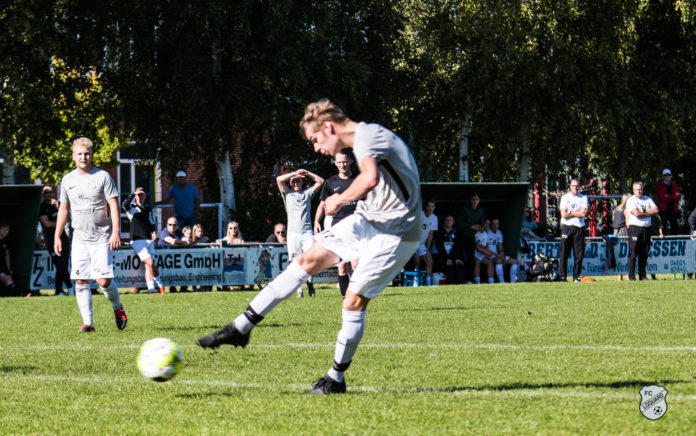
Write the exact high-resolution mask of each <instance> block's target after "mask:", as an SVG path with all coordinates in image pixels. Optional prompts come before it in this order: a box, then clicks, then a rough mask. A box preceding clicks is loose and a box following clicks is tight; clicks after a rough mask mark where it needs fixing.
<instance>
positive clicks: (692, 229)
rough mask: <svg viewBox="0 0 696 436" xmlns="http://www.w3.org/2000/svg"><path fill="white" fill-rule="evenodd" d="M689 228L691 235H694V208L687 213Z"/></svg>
mask: <svg viewBox="0 0 696 436" xmlns="http://www.w3.org/2000/svg"><path fill="white" fill-rule="evenodd" d="M689 229H691V237H692V238H693V237H695V236H696V208H695V209H694V210H693V211H692V212H691V215H689Z"/></svg>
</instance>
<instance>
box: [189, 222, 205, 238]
mask: <svg viewBox="0 0 696 436" xmlns="http://www.w3.org/2000/svg"><path fill="white" fill-rule="evenodd" d="M198 229H201V232H203V226H201V225H200V224H194V225H193V228H192V229H191V242H196V240H197V239H198V238H197V237H196V230H198ZM203 236H205V232H203Z"/></svg>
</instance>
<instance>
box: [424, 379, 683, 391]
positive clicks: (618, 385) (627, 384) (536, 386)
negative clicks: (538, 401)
mask: <svg viewBox="0 0 696 436" xmlns="http://www.w3.org/2000/svg"><path fill="white" fill-rule="evenodd" d="M678 383H679V384H681V383H693V380H625V381H615V382H607V383H510V384H503V385H488V386H453V387H445V388H423V389H420V388H415V389H414V391H416V392H459V391H515V390H540V389H563V388H610V389H625V388H634V389H636V391H638V390H640V389H641V388H642V387H644V386H648V385H654V384H657V385H666V384H668V385H672V384H678Z"/></svg>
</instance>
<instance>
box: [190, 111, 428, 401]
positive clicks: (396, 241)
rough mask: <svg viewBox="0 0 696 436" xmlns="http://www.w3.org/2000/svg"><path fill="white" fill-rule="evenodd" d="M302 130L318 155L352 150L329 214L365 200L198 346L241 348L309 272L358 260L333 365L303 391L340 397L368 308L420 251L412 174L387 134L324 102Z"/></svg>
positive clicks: (408, 158) (405, 152) (412, 166)
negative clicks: (351, 166)
mask: <svg viewBox="0 0 696 436" xmlns="http://www.w3.org/2000/svg"><path fill="white" fill-rule="evenodd" d="M300 131H301V133H302V136H303V137H305V138H306V139H308V140H309V142H310V143H311V144H312V146H313V147H314V150H315V151H316V152H318V153H321V154H324V155H327V156H336V154H337V153H338V152H339V151H341V150H343V149H344V148H351V149H353V154H354V155H355V157H356V161H357V162H358V166H359V167H360V174H359V175H358V176H357V177H356V178H355V180H354V181H353V183H352V184H351V185H350V187H349V188H348V189H346V190H345V191H344V192H343V193H342V194H337V195H332V196H330V197H327V198H326V200H325V211H326V213H327V214H329V215H332V214H335V213H336V212H337V211H338V210H339V209H340V207H341V206H343V205H344V204H348V203H350V202H351V201H356V200H358V199H360V198H363V197H364V196H367V197H366V198H365V200H361V201H358V205H357V207H356V209H355V213H354V214H353V215H350V216H348V217H346V218H344V219H343V220H341V222H339V223H338V224H336V225H335V226H332V227H331V228H330V229H327V230H324V231H323V232H321V233H319V234H318V235H316V236H315V243H314V245H312V247H311V248H310V249H309V251H307V252H304V253H302V254H300V255H298V256H297V257H296V258H295V260H294V261H293V262H292V263H290V265H289V266H288V267H287V269H286V270H285V271H283V272H282V273H281V274H280V275H278V277H276V279H275V280H273V281H272V282H271V283H269V284H268V286H266V287H265V288H263V290H261V292H259V294H258V295H257V296H256V297H255V298H254V299H253V300H252V301H251V303H250V304H249V307H248V308H247V309H246V311H245V312H244V313H242V314H241V315H239V316H238V317H237V318H235V320H234V321H233V322H231V323H229V324H228V325H226V326H225V327H223V328H222V329H221V330H219V331H217V332H215V333H213V334H211V335H209V336H205V337H203V338H200V339H198V341H196V343H197V344H198V345H199V346H201V347H204V348H216V347H218V346H220V345H221V344H229V345H233V346H241V347H244V346H246V345H247V343H248V342H249V334H250V332H251V329H252V328H253V327H254V326H255V325H257V324H258V323H259V322H261V321H262V320H263V319H264V317H265V316H266V315H267V314H268V313H269V312H270V311H271V310H272V309H273V308H274V307H276V306H277V305H278V304H279V303H280V302H281V301H283V300H285V299H287V298H289V297H290V296H291V295H292V294H293V292H294V290H295V289H297V288H298V287H299V286H301V285H302V283H304V282H305V281H307V280H308V279H309V277H311V275H312V274H316V273H318V272H319V271H321V270H323V269H326V268H328V267H331V266H333V265H336V264H338V263H340V262H349V261H351V260H353V259H357V258H358V257H360V262H359V263H358V266H357V268H356V269H355V271H354V272H353V275H352V276H351V278H350V283H349V285H348V290H347V291H346V298H345V299H344V300H343V313H342V324H341V330H340V331H339V332H338V339H337V341H336V348H335V351H334V357H333V361H334V364H333V366H332V367H331V369H329V371H328V373H327V374H326V376H324V377H322V378H320V379H319V380H317V381H316V382H315V384H314V387H313V388H312V390H311V391H310V392H309V393H311V394H333V393H342V392H345V391H346V383H345V380H344V377H343V373H344V371H345V370H346V369H348V366H349V365H350V363H351V361H352V360H353V356H354V354H355V352H356V350H357V348H358V344H359V343H360V339H361V338H362V335H363V331H364V329H365V311H366V310H367V305H368V304H369V302H370V301H371V300H372V299H373V298H375V297H377V296H378V295H379V294H380V293H381V292H382V290H383V289H384V288H385V287H386V286H387V285H388V284H389V283H390V282H391V280H392V279H393V278H394V277H395V276H396V275H397V274H398V273H399V272H400V271H401V268H402V267H403V266H404V265H405V264H406V262H407V261H408V259H409V257H410V256H411V254H412V253H413V252H414V251H415V250H416V247H417V246H418V242H419V240H420V227H421V214H420V202H421V196H420V184H419V178H418V169H417V167H416V162H415V160H414V159H413V155H412V154H411V152H410V150H409V149H408V147H407V146H406V144H405V143H404V142H403V141H402V140H401V139H400V138H399V137H398V136H396V135H395V134H394V133H393V132H391V131H390V130H388V129H386V128H385V127H383V126H380V125H378V124H366V123H358V122H355V121H353V120H351V119H349V118H348V117H346V116H345V115H344V113H343V111H342V110H341V109H340V108H339V107H338V106H336V105H334V104H333V103H331V102H330V101H329V100H320V101H318V102H316V103H312V104H310V105H308V106H307V108H306V109H305V114H304V117H303V118H302V120H301V121H300Z"/></svg>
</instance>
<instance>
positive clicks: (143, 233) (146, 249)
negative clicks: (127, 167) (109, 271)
mask: <svg viewBox="0 0 696 436" xmlns="http://www.w3.org/2000/svg"><path fill="white" fill-rule="evenodd" d="M146 200H147V194H145V190H144V189H143V188H142V187H137V188H135V192H133V193H132V194H130V195H129V196H128V197H127V198H126V199H125V200H124V201H123V204H122V205H121V206H122V208H123V211H124V212H126V216H128V219H129V220H130V222H131V228H130V235H131V247H133V251H135V252H136V253H137V254H138V257H139V258H140V260H142V262H143V264H144V265H145V283H146V284H147V293H148V294H154V293H156V292H157V291H159V293H160V294H164V285H163V284H162V280H161V279H160V276H159V270H158V269H157V265H155V244H156V242H157V230H156V229H155V225H154V224H153V223H152V220H151V219H150V214H151V213H152V207H150V205H149V204H147V202H146ZM155 286H157V290H156V289H155Z"/></svg>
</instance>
